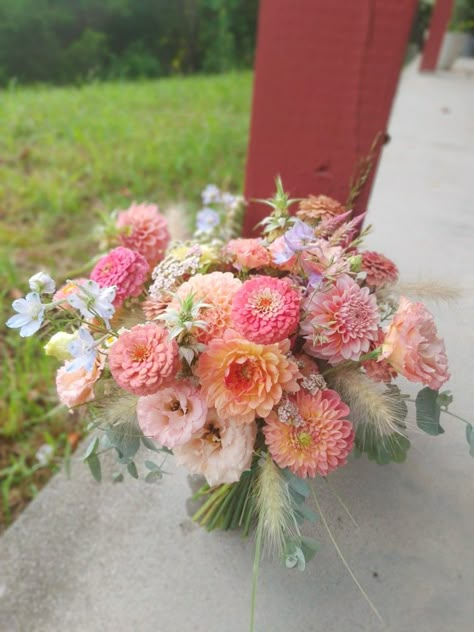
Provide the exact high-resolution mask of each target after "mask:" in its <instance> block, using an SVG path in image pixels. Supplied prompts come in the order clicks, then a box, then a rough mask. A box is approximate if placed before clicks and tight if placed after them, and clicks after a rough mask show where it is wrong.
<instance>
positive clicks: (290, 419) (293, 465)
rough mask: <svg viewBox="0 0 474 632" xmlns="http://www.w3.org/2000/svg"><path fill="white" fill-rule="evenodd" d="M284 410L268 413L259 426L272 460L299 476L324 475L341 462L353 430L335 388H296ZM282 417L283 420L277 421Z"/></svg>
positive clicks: (342, 463) (349, 444) (347, 451)
mask: <svg viewBox="0 0 474 632" xmlns="http://www.w3.org/2000/svg"><path fill="white" fill-rule="evenodd" d="M283 408H285V410H282V411H280V409H278V412H272V413H271V414H270V415H269V416H268V417H267V419H266V420H265V422H266V424H265V426H264V428H263V433H264V435H265V441H266V444H267V445H268V448H269V450H270V454H271V455H272V457H273V459H274V461H275V463H276V464H277V465H278V466H279V467H281V468H285V467H287V468H288V469H289V470H291V471H292V472H293V473H294V474H296V476H299V477H300V478H306V477H308V476H309V477H314V476H316V474H320V475H321V476H327V475H328V474H329V472H332V471H333V470H335V469H336V468H338V467H340V466H341V465H344V464H345V463H346V461H347V456H348V454H349V453H350V451H351V450H352V446H353V443H354V432H353V428H352V424H351V423H350V421H348V420H347V419H346V417H347V416H348V415H349V412H350V411H349V408H348V407H347V406H346V405H345V404H344V403H343V402H342V401H341V398H340V397H339V395H338V394H337V393H336V391H331V390H328V389H326V390H319V391H316V393H314V395H311V394H310V393H307V392H306V391H300V392H299V393H297V395H296V400H295V401H292V400H287V402H286V407H285V404H284V405H283ZM280 417H282V418H283V419H284V420H281V419H280Z"/></svg>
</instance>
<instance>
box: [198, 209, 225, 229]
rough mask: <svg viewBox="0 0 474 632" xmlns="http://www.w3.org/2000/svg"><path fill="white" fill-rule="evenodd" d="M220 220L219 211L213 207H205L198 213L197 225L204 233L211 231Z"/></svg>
mask: <svg viewBox="0 0 474 632" xmlns="http://www.w3.org/2000/svg"><path fill="white" fill-rule="evenodd" d="M220 221H221V218H220V216H219V213H218V212H217V211H215V210H214V209H212V208H208V207H206V208H203V209H202V210H200V211H199V213H198V214H197V215H196V226H197V229H198V230H200V231H201V232H202V233H210V232H211V231H212V229H213V228H215V227H216V226H218V225H219V223H220Z"/></svg>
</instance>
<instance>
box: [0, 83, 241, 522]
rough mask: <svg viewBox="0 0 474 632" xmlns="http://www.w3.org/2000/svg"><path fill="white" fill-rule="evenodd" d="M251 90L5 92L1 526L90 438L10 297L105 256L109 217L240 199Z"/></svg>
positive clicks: (195, 86)
mask: <svg viewBox="0 0 474 632" xmlns="http://www.w3.org/2000/svg"><path fill="white" fill-rule="evenodd" d="M250 93H251V74H250V73H239V74H228V75H222V76H217V77H192V78H186V79H180V78H173V79H166V80H160V81H148V82H142V83H115V84H94V85H88V86H85V87H81V88H66V89H51V88H34V89H33V88H32V89H26V88H21V89H12V90H10V91H7V92H3V93H2V94H1V95H0V393H1V398H0V530H1V529H2V527H3V528H4V527H5V526H6V525H8V524H9V523H10V522H11V520H12V519H13V518H14V517H15V516H16V515H17V514H18V513H19V512H20V511H21V509H22V508H23V507H24V505H25V504H26V503H27V502H28V500H29V499H31V498H32V497H33V496H34V495H35V494H36V493H37V491H38V489H39V488H40V487H41V485H42V484H44V483H45V482H46V481H47V480H48V478H49V477H50V476H51V474H52V472H54V471H55V470H56V469H57V468H58V467H60V464H61V461H62V459H63V457H64V455H65V453H68V452H70V450H71V449H73V448H74V446H75V445H76V443H77V441H78V440H79V438H80V437H81V436H82V432H83V429H82V424H81V422H80V421H79V420H78V418H77V416H76V415H68V414H67V413H65V411H64V410H62V409H61V410H55V407H56V405H57V401H56V397H55V389H54V373H55V370H56V368H57V363H56V361H54V360H52V359H51V358H47V357H46V356H44V355H43V352H42V348H41V347H42V345H43V344H44V341H41V340H39V339H38V338H33V339H31V338H30V339H27V340H24V339H20V337H19V336H18V334H17V333H16V332H14V331H13V332H12V331H9V330H6V328H5V327H4V325H3V323H4V322H5V320H6V319H7V318H8V316H9V315H10V314H11V308H10V305H11V301H12V300H13V299H14V298H17V296H19V295H20V294H22V293H24V292H25V291H26V290H27V286H26V281H27V278H28V276H29V275H30V274H31V273H34V272H36V271H38V270H40V269H45V270H47V271H49V272H50V273H51V274H52V275H53V277H54V275H61V276H63V277H64V276H67V272H68V271H69V270H72V269H74V268H75V267H77V266H78V265H80V264H81V263H84V262H85V261H86V259H87V257H88V256H89V255H92V254H94V248H95V244H94V242H93V240H92V239H91V230H92V228H93V226H94V224H96V223H97V222H98V221H99V215H100V213H101V212H104V211H110V210H112V209H114V208H126V207H127V206H129V204H130V203H131V202H132V201H133V200H136V201H143V200H148V201H150V202H156V203H158V204H159V205H161V206H162V207H166V206H167V205H169V204H171V203H176V202H179V203H186V205H187V207H188V208H189V209H191V210H192V209H193V208H194V209H195V208H196V207H197V205H198V204H199V193H200V191H201V189H202V188H203V187H204V186H205V185H206V184H207V183H208V182H214V183H216V184H220V185H223V186H225V187H227V188H229V189H230V190H233V191H239V190H240V189H241V186H242V181H243V169H244V162H245V154H246V145H247V134H248V118H249V105H250ZM184 219H185V218H183V220H184ZM48 411H49V412H48ZM45 444H47V445H50V446H51V447H52V449H53V458H52V460H51V461H50V462H49V463H48V464H47V465H45V466H42V465H41V463H40V462H39V461H38V459H37V458H36V456H35V455H36V452H37V450H38V449H39V448H40V446H42V445H45Z"/></svg>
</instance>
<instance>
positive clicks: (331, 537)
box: [311, 485, 386, 627]
mask: <svg viewBox="0 0 474 632" xmlns="http://www.w3.org/2000/svg"><path fill="white" fill-rule="evenodd" d="M311 492H312V495H313V500H314V504H315V505H316V509H317V511H318V513H319V515H320V517H321V520H322V523H323V525H324V528H325V529H326V531H327V532H328V535H329V537H330V539H331V542H332V543H333V545H334V548H335V549H336V553H337V554H338V556H339V559H340V560H341V562H342V563H343V564H344V567H345V569H346V570H347V572H348V573H349V575H350V576H351V578H352V581H353V582H354V584H355V585H356V586H357V588H358V589H359V590H360V592H361V594H362V596H363V597H364V599H365V600H366V602H367V603H368V605H369V607H370V609H371V610H372V612H373V613H374V614H375V616H376V617H377V619H378V620H379V621H380V623H381V624H382V625H383V626H384V627H385V626H386V623H385V621H384V620H383V618H382V615H381V614H380V613H379V611H378V610H377V608H376V607H375V605H374V604H373V602H372V601H371V599H370V597H369V596H368V595H367V593H366V592H365V590H364V589H363V588H362V586H361V584H360V582H359V580H358V579H357V577H356V576H355V575H354V573H353V572H352V570H351V568H350V566H349V564H348V563H347V562H346V558H345V557H344V555H343V553H342V551H341V549H340V548H339V545H338V543H337V542H336V539H335V538H334V536H333V534H332V531H331V529H330V528H329V525H328V523H327V520H326V517H325V515H324V513H323V511H322V508H321V505H320V504H319V500H318V498H317V496H316V492H315V491H314V487H313V486H312V485H311Z"/></svg>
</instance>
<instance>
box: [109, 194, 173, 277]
mask: <svg viewBox="0 0 474 632" xmlns="http://www.w3.org/2000/svg"><path fill="white" fill-rule="evenodd" d="M117 228H118V229H119V230H120V242H121V244H122V246H125V247H126V248H130V249H131V250H135V251H136V252H139V253H140V254H141V255H142V256H143V257H145V259H146V260H147V262H148V265H149V266H150V268H153V267H154V266H156V264H157V263H158V262H159V261H161V260H162V259H163V256H164V252H165V250H166V248H167V247H168V244H169V241H170V233H169V230H168V222H167V221H166V218H165V217H164V216H163V215H161V213H160V212H159V211H158V207H157V206H156V205H155V204H132V205H131V206H130V208H128V209H127V210H126V211H121V212H120V213H119V214H118V217H117Z"/></svg>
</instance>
